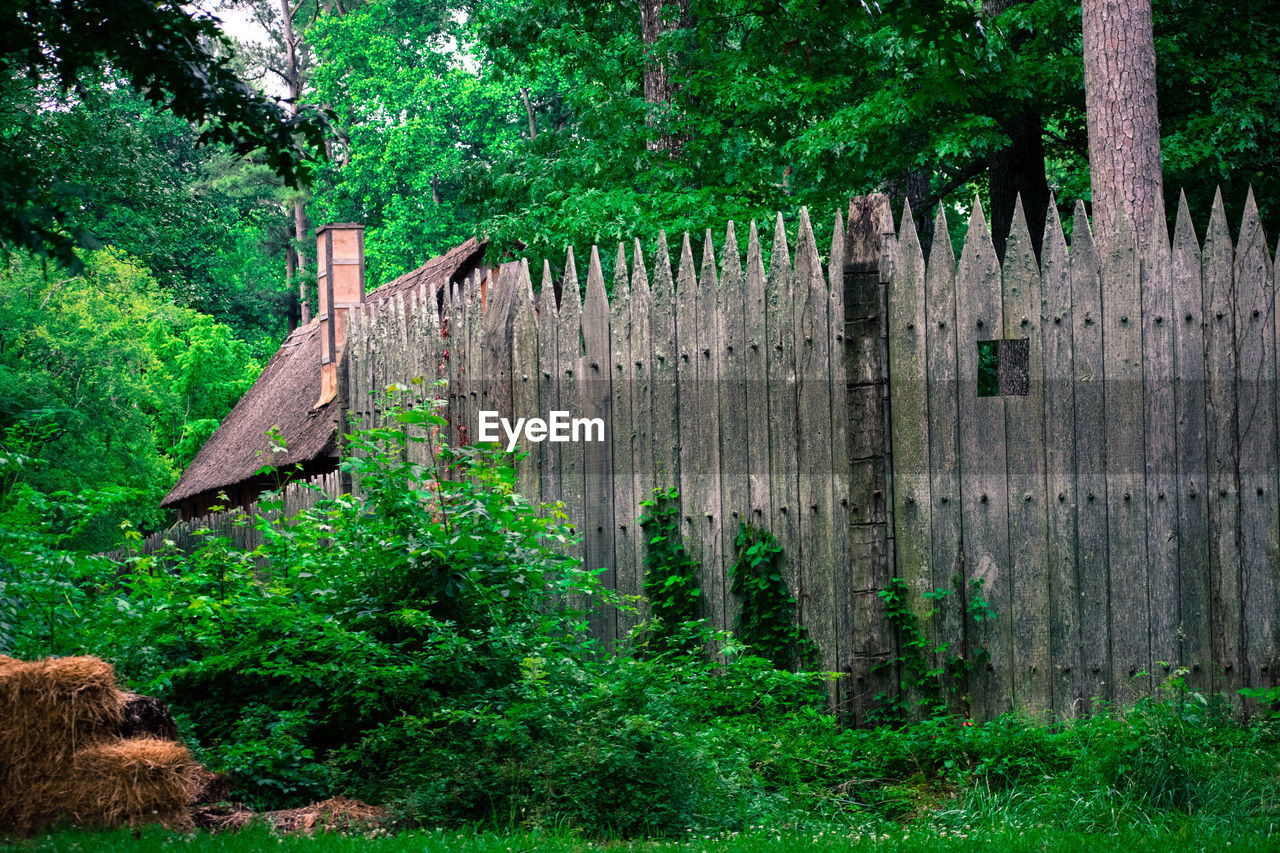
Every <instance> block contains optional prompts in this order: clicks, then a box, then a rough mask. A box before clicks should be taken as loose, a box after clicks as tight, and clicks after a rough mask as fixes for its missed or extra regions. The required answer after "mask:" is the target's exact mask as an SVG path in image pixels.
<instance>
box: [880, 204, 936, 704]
mask: <svg viewBox="0 0 1280 853" xmlns="http://www.w3.org/2000/svg"><path fill="white" fill-rule="evenodd" d="M926 337H927V336H926V316H925V265H924V255H923V254H922V253H921V249H920V239H919V237H918V236H917V234H916V227H915V222H914V220H913V218H912V215H911V204H910V203H909V202H908V203H907V204H906V205H905V206H904V207H903V212H902V220H901V225H900V226H899V228H898V254H897V259H896V262H895V263H894V267H893V276H892V277H891V278H890V279H889V364H890V366H891V373H890V374H889V411H890V412H891V413H892V416H893V426H892V430H891V432H890V435H891V439H892V445H893V518H894V529H893V535H894V544H895V546H896V550H897V559H896V567H895V569H894V573H895V575H896V576H897V577H899V578H902V580H903V581H905V582H906V585H907V594H908V600H907V604H908V606H910V608H911V610H912V611H913V612H914V613H915V614H916V620H917V624H918V625H919V627H920V629H921V631H922V632H924V634H925V637H926V639H927V642H928V645H927V647H926V648H922V649H914V650H912V651H911V654H912V655H920V656H922V657H923V658H924V663H925V665H926V666H927V667H928V668H930V669H933V668H935V667H936V666H937V656H936V654H934V651H933V650H934V648H935V647H936V646H937V632H936V629H935V626H934V625H933V622H932V620H931V619H929V618H927V617H928V614H929V611H930V610H932V602H931V601H930V600H929V599H928V598H926V597H924V593H926V592H929V591H930V590H931V589H932V587H933V569H932V564H933V556H932V539H933V537H932V531H931V527H930V519H931V513H930V508H931V503H932V502H931V500H930V483H929V398H928V381H929V374H928V370H929V366H928V353H927V352H926V349H925V347H926V342H927V341H926ZM908 686H910V685H908ZM932 686H936V685H932ZM921 687H923V685H921ZM922 698H923V697H922V696H921V694H920V693H919V692H918V691H913V692H912V693H910V694H908V696H907V699H908V701H909V702H911V703H912V704H913V705H915V704H916V703H919V702H921V701H922ZM913 710H916V711H918V710H919V709H913Z"/></svg>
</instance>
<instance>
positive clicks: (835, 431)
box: [827, 211, 853, 709]
mask: <svg viewBox="0 0 1280 853" xmlns="http://www.w3.org/2000/svg"><path fill="white" fill-rule="evenodd" d="M844 242H845V234H844V221H843V220H842V218H841V216H840V212H839V211H836V215H835V223H834V225H833V226H832V229H831V254H830V255H829V256H828V263H827V335H828V346H829V373H828V379H829V381H830V389H831V390H830V396H831V507H832V510H831V512H832V520H831V543H832V553H833V559H832V561H831V568H832V589H831V595H832V603H833V607H834V610H835V631H836V634H835V638H834V641H833V643H832V654H833V655H834V656H835V666H833V667H831V671H833V672H841V671H842V670H843V668H844V665H845V661H846V660H848V656H849V651H850V650H849V648H848V637H849V635H850V634H851V633H852V632H853V606H852V605H853V584H852V581H853V577H852V573H851V569H852V564H851V562H850V545H849V435H848V420H849V391H848V384H847V381H846V379H845V373H844V345H845V339H844V324H845V310H844ZM832 686H833V687H834V689H835V707H836V708H837V709H840V708H844V707H845V692H846V690H847V688H848V684H847V683H846V681H845V679H837V680H836V681H835V683H834V684H833V685H832Z"/></svg>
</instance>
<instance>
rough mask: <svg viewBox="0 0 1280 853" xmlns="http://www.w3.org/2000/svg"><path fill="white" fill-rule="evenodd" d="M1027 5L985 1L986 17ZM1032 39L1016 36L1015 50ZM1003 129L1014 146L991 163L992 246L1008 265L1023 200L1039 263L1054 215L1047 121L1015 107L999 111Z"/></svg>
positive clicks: (1018, 1)
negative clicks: (1046, 147)
mask: <svg viewBox="0 0 1280 853" xmlns="http://www.w3.org/2000/svg"><path fill="white" fill-rule="evenodd" d="M1026 2H1027V0H983V2H982V16H983V17H984V18H987V19H988V21H989V24H990V23H991V22H993V20H994V19H995V18H996V17H998V16H999V15H1000V13H1002V12H1004V11H1005V10H1006V9H1009V8H1011V7H1013V6H1018V5H1022V4H1024V3H1026ZM1027 35H1028V34H1027V33H1025V32H1023V33H1017V34H1015V35H1014V37H1013V38H1012V39H1011V40H1010V44H1011V46H1012V47H1013V49H1014V50H1015V51H1017V50H1018V49H1019V48H1020V47H1021V46H1022V44H1023V43H1024V42H1026V40H1027ZM996 112H997V120H998V121H999V122H1000V129H1001V130H1003V131H1004V132H1005V135H1006V136H1008V137H1009V144H1008V145H1006V146H1005V147H1004V148H1001V149H1000V150H999V151H995V152H993V153H992V154H990V155H989V156H988V157H987V174H988V177H989V181H990V189H991V209H990V210H989V211H988V214H989V215H990V217H991V240H992V242H993V243H994V244H995V247H996V254H997V255H998V256H999V258H1000V260H1001V261H1003V260H1004V246H1005V243H1006V242H1007V241H1008V239H1009V229H1010V228H1011V227H1012V225H1013V210H1014V207H1015V206H1016V205H1017V201H1018V196H1022V209H1023V211H1024V212H1025V213H1026V216H1027V226H1028V228H1029V229H1030V231H1031V246H1032V248H1033V249H1034V250H1035V253H1036V258H1037V259H1038V258H1039V257H1040V244H1041V241H1042V240H1043V239H1044V223H1045V214H1046V213H1047V212H1048V209H1049V182H1048V179H1047V178H1046V177H1045V165H1044V119H1043V118H1042V117H1041V115H1040V112H1039V111H1038V110H1036V109H1035V108H1034V107H1033V106H1031V105H1029V104H1020V103H1014V104H1009V105H1003V106H1001V107H1000V108H998V109H997V111H996Z"/></svg>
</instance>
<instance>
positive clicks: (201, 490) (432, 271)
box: [161, 224, 485, 519]
mask: <svg viewBox="0 0 1280 853" xmlns="http://www.w3.org/2000/svg"><path fill="white" fill-rule="evenodd" d="M316 233H317V237H318V243H319V247H318V249H319V250H318V252H317V255H318V257H319V258H320V270H321V275H320V291H321V300H320V301H321V306H320V313H319V316H318V317H316V319H314V320H312V321H311V322H310V323H308V324H307V325H305V326H300V327H299V328H297V329H295V330H294V331H293V333H292V334H290V335H289V337H288V338H286V339H285V341H284V343H283V344H281V345H280V349H279V350H278V351H277V352H276V354H275V355H274V356H272V357H271V361H269V362H268V363H267V366H266V368H264V369H263V371H262V374H261V375H260V376H259V377H258V381H257V382H255V383H254V384H253V387H252V388H250V389H249V391H248V393H246V394H245V395H244V397H242V398H241V399H240V402H239V403H237V404H236V407H235V408H234V409H232V410H231V413H230V414H229V415H227V417H226V419H225V420H223V422H222V424H221V425H220V426H219V427H218V429H217V431H216V432H215V433H214V434H213V435H212V436H210V438H209V440H208V441H206V442H205V444H204V446H203V447H202V448H200V451H199V452H198V453H197V454H196V456H195V458H194V459H192V460H191V464H189V465H188V466H187V468H186V470H185V471H183V472H182V476H181V478H179V480H178V483H177V485H175V486H174V487H173V490H172V491H170V492H169V494H168V495H166V496H165V498H164V500H163V501H162V502H161V506H164V507H172V508H175V509H178V510H180V511H181V513H182V516H183V518H187V519H190V518H194V517H196V516H200V515H204V514H206V513H207V512H209V508H210V507H211V506H214V505H223V506H248V505H249V504H250V503H252V502H253V501H254V500H256V499H257V498H258V496H259V495H260V494H261V493H262V492H263V491H264V490H266V489H269V488H275V487H276V486H277V485H278V483H277V481H276V478H275V477H274V476H263V475H260V474H259V473H258V472H259V471H261V470H262V468H263V467H264V466H266V465H271V466H272V467H274V468H275V469H276V470H278V471H280V472H286V471H287V472H289V474H290V476H291V477H295V478H296V477H303V478H309V477H314V476H318V475H321V474H326V473H329V472H330V471H333V470H335V469H336V468H337V465H338V432H337V431H338V423H339V421H340V419H341V417H342V412H341V407H340V401H339V400H338V399H336V398H335V397H334V395H333V393H332V389H331V388H329V387H327V386H329V385H331V384H332V378H331V377H332V375H333V374H332V372H330V374H329V378H326V377H325V369H329V370H330V371H332V368H330V364H335V363H336V358H329V356H328V353H329V352H334V353H335V355H336V356H337V357H338V358H340V357H341V338H342V331H343V327H344V325H345V310H346V308H348V307H350V306H352V305H356V304H360V303H361V302H381V301H383V300H385V299H389V298H391V297H393V296H395V295H396V294H397V293H402V292H408V291H409V290H411V289H413V288H416V287H418V286H419V285H422V284H425V285H427V287H428V288H430V289H431V290H433V291H435V292H436V293H437V294H440V293H442V292H443V291H442V288H443V287H445V286H449V285H452V284H454V283H457V282H460V281H462V280H463V279H465V278H466V277H468V276H470V275H471V274H472V273H473V272H475V271H477V270H478V269H480V268H481V265H482V261H483V256H484V250H485V244H484V243H482V242H480V241H478V240H475V239H471V240H468V241H467V242H465V243H463V244H461V245H460V246H456V247H454V248H453V249H451V250H449V251H448V252H446V253H445V254H443V255H440V256H439V257H436V258H432V259H431V260H429V261H427V262H426V263H425V264H423V265H422V266H421V267H419V268H418V269H416V270H413V271H412V272H409V273H406V274H405V275H402V276H400V277H399V278H397V279H395V280H394V281H390V282H388V283H386V284H384V285H382V286H381V287H379V288H377V289H375V290H373V291H370V292H369V293H368V294H364V293H363V291H364V258H363V234H362V231H361V229H360V227H359V226H355V225H349V224H339V225H326V226H324V227H323V228H321V229H319V230H318V231H317V232H316ZM335 234H336V235H337V239H338V242H339V244H341V243H342V241H343V239H344V238H349V239H347V240H346V244H347V245H349V247H350V248H351V249H352V251H351V252H350V253H349V254H350V255H353V257H346V258H344V257H342V251H341V249H340V248H335V243H334V239H335V238H334V235H335ZM326 238H327V239H328V241H329V242H328V243H327V244H326V243H325V242H324V241H325V240H326ZM326 245H327V246H328V250H327V251H326V248H325V246H326ZM329 259H334V260H333V261H332V262H331V263H327V261H328V260H329ZM326 269H327V270H328V271H329V272H330V273H331V274H330V275H328V276H326V274H325V272H326ZM343 274H346V275H347V276H348V277H349V278H348V279H347V280H348V281H349V282H351V284H350V287H351V293H350V295H349V297H348V298H347V299H345V300H344V299H343V297H342V295H341V294H338V295H337V297H336V298H335V294H334V290H333V283H334V281H335V280H339V285H340V287H341V279H342V278H343ZM326 284H328V289H327V290H326ZM357 293H358V294H359V296H357ZM326 297H327V298H326ZM328 305H333V311H331V312H330V311H327V310H326V307H327V306H328ZM330 317H332V319H333V322H330ZM335 334H336V337H335ZM326 338H327V341H326ZM335 340H336V348H335ZM326 343H327V344H328V345H327V346H326ZM268 432H278V435H279V437H280V439H281V441H282V442H283V444H284V447H285V451H284V452H274V451H273V450H272V446H271V442H270V441H269V439H268V437H267V435H268ZM220 492H221V493H225V494H226V496H227V500H225V501H223V500H221V499H220V498H219V497H218V495H219V493H220Z"/></svg>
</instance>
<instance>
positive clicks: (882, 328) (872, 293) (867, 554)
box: [839, 195, 898, 724]
mask: <svg viewBox="0 0 1280 853" xmlns="http://www.w3.org/2000/svg"><path fill="white" fill-rule="evenodd" d="M895 243H896V241H895V240H894V236H893V222H892V220H891V219H890V218H889V200H888V198H886V197H885V196H883V195H872V196H860V197H858V198H855V199H853V200H852V201H850V203H849V218H848V225H847V226H846V231H845V251H844V304H845V328H844V358H845V377H846V381H847V382H848V415H849V422H848V426H849V429H848V441H849V445H848V458H849V471H850V473H849V508H848V509H849V522H850V529H849V570H850V596H851V601H850V604H849V610H848V614H849V615H848V617H847V621H846V623H845V624H844V625H843V626H842V634H841V637H840V640H839V648H840V649H841V653H842V655H843V656H844V659H843V660H842V661H841V662H840V671H841V672H843V673H845V674H847V675H848V676H849V679H848V682H847V684H845V685H842V687H841V703H842V710H843V711H844V713H845V714H846V715H847V717H848V718H849V719H850V721H851V722H853V723H855V724H862V723H865V722H866V720H867V715H868V713H869V712H871V711H873V710H874V709H875V705H876V701H877V697H878V696H881V695H884V696H890V697H892V696H895V695H896V691H897V683H898V673H897V672H896V670H895V668H894V667H893V666H892V664H891V661H892V660H893V659H894V658H895V657H896V654H897V646H896V638H895V637H894V635H893V632H892V631H891V629H890V626H889V624H888V622H887V620H886V619H885V616H884V605H883V602H881V600H880V599H879V597H878V596H877V593H878V592H879V591H880V590H882V589H884V588H885V586H887V585H888V583H889V572H890V566H892V565H893V553H892V547H893V546H892V538H891V537H892V530H891V527H890V520H889V517H888V513H887V503H888V501H887V498H886V494H887V492H888V490H889V477H890V473H889V464H890V460H889V450H888V447H889V432H888V426H889V424H888V405H887V401H888V394H889V387H888V372H887V371H888V352H887V329H886V325H885V324H886V322H887V312H886V309H885V302H886V291H885V286H886V284H887V281H888V276H889V271H890V270H891V269H892V264H893V257H894V251H895V249H896V247H895Z"/></svg>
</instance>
